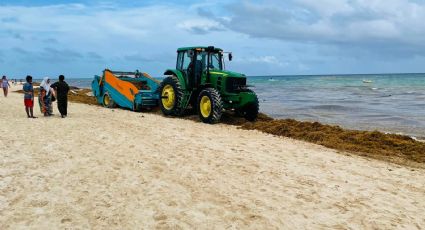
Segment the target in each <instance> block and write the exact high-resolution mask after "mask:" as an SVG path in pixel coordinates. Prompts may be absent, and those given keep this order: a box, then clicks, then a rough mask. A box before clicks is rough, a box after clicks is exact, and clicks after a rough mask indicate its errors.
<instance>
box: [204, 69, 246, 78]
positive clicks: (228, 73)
mask: <svg viewBox="0 0 425 230" xmlns="http://www.w3.org/2000/svg"><path fill="white" fill-rule="evenodd" d="M210 74H211V75H222V76H223V77H243V78H245V77H246V76H245V74H241V73H236V72H232V71H227V70H210Z"/></svg>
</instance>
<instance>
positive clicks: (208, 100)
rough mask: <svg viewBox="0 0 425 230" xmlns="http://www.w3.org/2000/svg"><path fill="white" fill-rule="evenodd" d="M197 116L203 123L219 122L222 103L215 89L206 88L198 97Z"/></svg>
mask: <svg viewBox="0 0 425 230" xmlns="http://www.w3.org/2000/svg"><path fill="white" fill-rule="evenodd" d="M197 107H198V114H199V118H200V119H201V120H202V122H204V123H210V124H214V123H217V122H219V121H220V119H221V114H222V112H223V102H222V100H221V96H220V94H219V93H218V91H217V90H216V89H213V88H206V89H204V90H202V91H201V93H200V94H199V96H198V106H197Z"/></svg>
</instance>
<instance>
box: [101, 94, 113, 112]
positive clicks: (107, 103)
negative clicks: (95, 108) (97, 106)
mask: <svg viewBox="0 0 425 230" xmlns="http://www.w3.org/2000/svg"><path fill="white" fill-rule="evenodd" d="M102 105H103V107H105V108H115V107H116V104H115V102H114V100H113V99H112V97H111V96H110V95H109V93H108V92H106V93H104V94H103V99H102Z"/></svg>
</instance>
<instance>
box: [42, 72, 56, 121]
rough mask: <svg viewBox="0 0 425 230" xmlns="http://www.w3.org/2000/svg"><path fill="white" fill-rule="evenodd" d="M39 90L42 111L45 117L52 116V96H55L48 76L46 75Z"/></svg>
mask: <svg viewBox="0 0 425 230" xmlns="http://www.w3.org/2000/svg"><path fill="white" fill-rule="evenodd" d="M39 91H40V92H39V95H38V103H39V104H40V110H41V113H43V114H44V116H45V117H47V116H52V115H53V108H52V97H53V96H54V91H53V89H52V88H51V87H50V79H49V78H48V77H45V78H44V79H43V81H42V82H41V83H40V90H39Z"/></svg>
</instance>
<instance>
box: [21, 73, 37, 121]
mask: <svg viewBox="0 0 425 230" xmlns="http://www.w3.org/2000/svg"><path fill="white" fill-rule="evenodd" d="M26 80H27V82H26V83H25V84H24V86H23V90H24V104H25V112H27V116H28V118H36V117H34V113H33V108H34V88H33V86H32V77H31V76H29V75H28V76H27V78H26Z"/></svg>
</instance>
